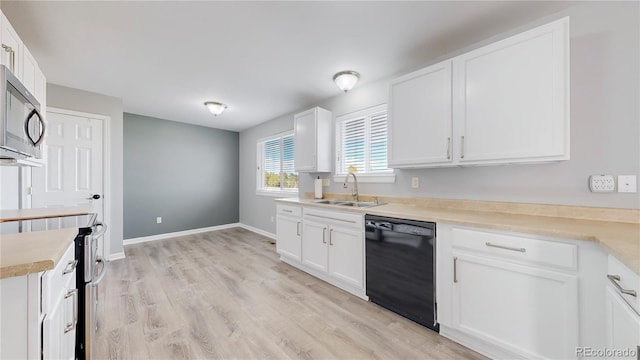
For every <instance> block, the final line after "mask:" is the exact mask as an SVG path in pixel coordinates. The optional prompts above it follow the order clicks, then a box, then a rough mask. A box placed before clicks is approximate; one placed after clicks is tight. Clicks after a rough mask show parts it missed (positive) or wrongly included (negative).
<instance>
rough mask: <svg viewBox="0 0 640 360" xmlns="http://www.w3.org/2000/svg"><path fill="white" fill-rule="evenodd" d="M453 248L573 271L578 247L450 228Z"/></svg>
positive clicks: (576, 261)
mask: <svg viewBox="0 0 640 360" xmlns="http://www.w3.org/2000/svg"><path fill="white" fill-rule="evenodd" d="M452 231H453V246H454V247H456V248H460V249H467V250H471V251H474V252H480V253H485V254H490V255H493V256H496V257H499V258H504V259H511V260H515V261H518V262H522V263H535V264H540V265H545V266H552V267H558V268H563V269H569V270H576V269H577V264H578V260H577V259H578V247H577V246H576V245H573V244H564V243H559V242H552V241H545V240H539V239H534V238H528V237H523V236H515V235H506V234H499V233H493V232H485V231H477V230H470V229H461V228H454V229H453V230H452Z"/></svg>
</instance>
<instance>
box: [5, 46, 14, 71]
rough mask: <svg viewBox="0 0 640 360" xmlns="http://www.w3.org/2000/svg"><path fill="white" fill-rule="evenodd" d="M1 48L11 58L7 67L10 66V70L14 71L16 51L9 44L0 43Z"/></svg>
mask: <svg viewBox="0 0 640 360" xmlns="http://www.w3.org/2000/svg"><path fill="white" fill-rule="evenodd" d="M2 48H3V49H4V51H5V52H8V53H9V55H10V56H11V59H10V60H9V64H10V65H9V67H10V68H11V71H12V72H15V71H16V52H15V51H13V48H12V47H11V46H9V45H5V44H2Z"/></svg>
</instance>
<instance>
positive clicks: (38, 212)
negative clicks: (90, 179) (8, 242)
mask: <svg viewBox="0 0 640 360" xmlns="http://www.w3.org/2000/svg"><path fill="white" fill-rule="evenodd" d="M90 212H91V206H90V205H84V206H66V207H54V208H39V209H15V210H0V222H7V221H18V220H31V219H46V218H53V217H60V216H73V215H86V214H88V213H90Z"/></svg>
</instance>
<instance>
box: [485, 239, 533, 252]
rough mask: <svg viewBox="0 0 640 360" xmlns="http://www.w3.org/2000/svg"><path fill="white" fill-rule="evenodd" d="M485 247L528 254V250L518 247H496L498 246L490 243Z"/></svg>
mask: <svg viewBox="0 0 640 360" xmlns="http://www.w3.org/2000/svg"><path fill="white" fill-rule="evenodd" d="M484 244H485V245H487V246H489V247H494V248H498V249H505V250H511V251H518V252H526V251H527V249H525V248H517V247H511V246H504V245H496V244H492V243H490V242H488V241H487V242H486V243H484Z"/></svg>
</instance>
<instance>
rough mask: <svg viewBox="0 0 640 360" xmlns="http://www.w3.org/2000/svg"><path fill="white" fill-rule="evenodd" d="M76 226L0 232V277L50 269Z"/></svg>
mask: <svg viewBox="0 0 640 360" xmlns="http://www.w3.org/2000/svg"><path fill="white" fill-rule="evenodd" d="M77 234H78V229H76V228H67V229H60V230H47V231H35V232H28V233H19V234H9V235H0V279H5V278H10V277H14V276H22V275H27V274H31V273H37V272H40V271H45V270H51V269H53V268H54V267H55V266H56V265H57V264H58V262H59V261H60V259H61V258H62V255H64V252H65V251H66V250H67V249H68V248H69V246H70V245H71V244H72V243H73V240H74V239H75V237H76V235H77Z"/></svg>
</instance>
